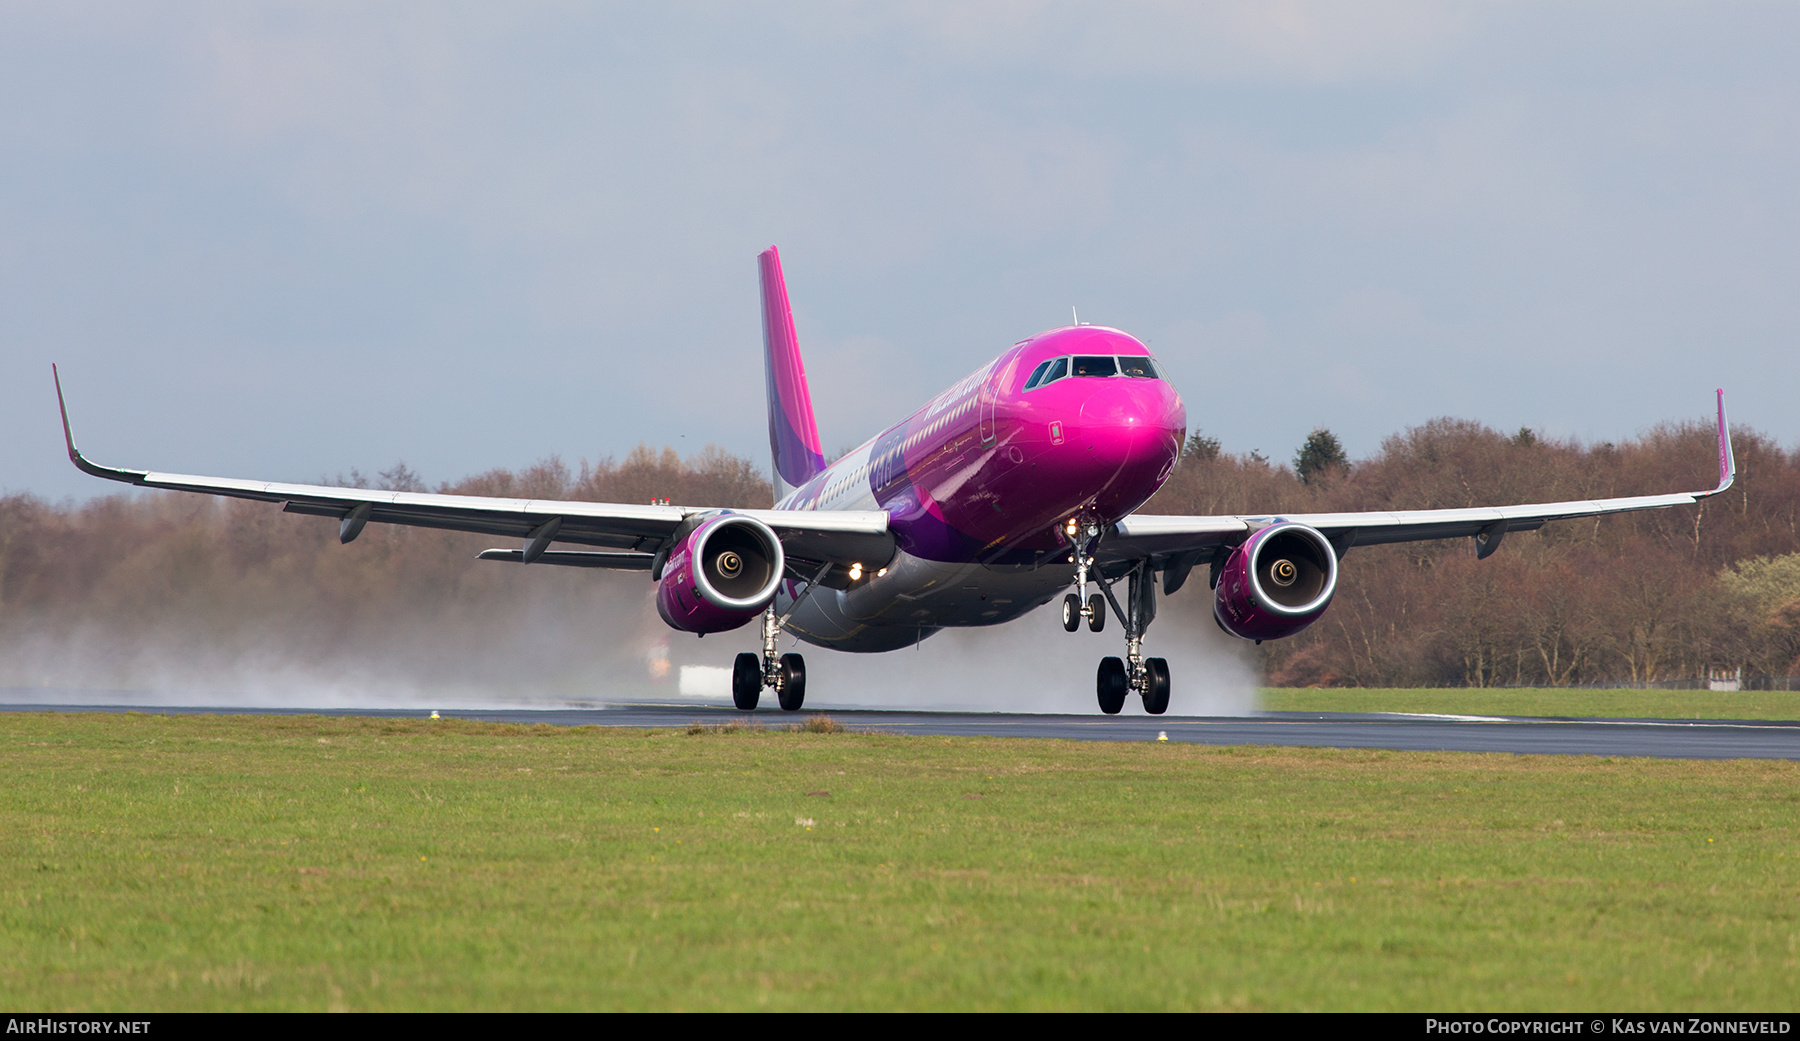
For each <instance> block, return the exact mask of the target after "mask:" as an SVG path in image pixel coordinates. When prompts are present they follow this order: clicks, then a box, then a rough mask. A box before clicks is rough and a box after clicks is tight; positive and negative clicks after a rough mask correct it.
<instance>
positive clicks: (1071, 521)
mask: <svg viewBox="0 0 1800 1041" xmlns="http://www.w3.org/2000/svg"><path fill="white" fill-rule="evenodd" d="M1078 527H1080V525H1079V524H1076V523H1075V518H1073V517H1070V518H1069V524H1068V529H1067V530H1068V532H1069V534H1071V535H1073V534H1075V529H1076V528H1078Z"/></svg>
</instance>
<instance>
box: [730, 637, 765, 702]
mask: <svg viewBox="0 0 1800 1041" xmlns="http://www.w3.org/2000/svg"><path fill="white" fill-rule="evenodd" d="M761 698H762V659H761V658H758V657H757V656H756V655H754V654H751V653H749V652H748V651H746V652H744V653H743V654H740V655H738V656H737V661H735V662H732V664H731V703H732V704H733V705H736V706H737V707H738V708H740V709H742V710H743V711H745V712H749V711H750V710H752V709H754V708H755V707H756V702H757V701H758V700H759V699H761Z"/></svg>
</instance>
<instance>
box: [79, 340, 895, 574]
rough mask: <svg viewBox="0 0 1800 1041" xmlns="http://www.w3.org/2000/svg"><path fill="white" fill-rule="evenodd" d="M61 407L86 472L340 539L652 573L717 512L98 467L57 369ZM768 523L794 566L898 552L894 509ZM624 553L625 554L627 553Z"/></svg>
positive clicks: (777, 514)
mask: <svg viewBox="0 0 1800 1041" xmlns="http://www.w3.org/2000/svg"><path fill="white" fill-rule="evenodd" d="M51 371H52V374H53V376H54V378H55V379H56V398H57V405H58V406H59V407H60V408H61V409H62V421H63V437H64V440H65V441H66V442H67V444H68V447H69V459H70V460H71V461H72V462H73V463H74V464H75V465H76V466H77V467H78V468H80V469H81V470H82V472H84V473H88V474H92V475H93V476H95V477H103V478H105V479H107V480H109V481H121V482H123V483H125V484H133V485H137V486H138V487H140V488H164V489H168V490H171V491H181V492H199V493H202V494H205V495H223V496H229V497H231V498H236V499H258V500H261V501H263V502H276V503H281V508H282V509H283V510H285V511H286V512H288V513H301V514H309V515H312V516H316V517H332V518H335V519H336V520H337V521H338V523H339V527H338V538H339V539H340V540H341V541H344V542H349V541H351V540H352V539H354V538H356V537H357V535H359V534H361V532H362V529H363V526H364V525H366V524H369V523H377V524H407V525H412V526H415V527H422V528H441V529H444V530H447V531H467V532H475V533H478V534H483V535H495V536H502V537H512V538H518V539H520V540H522V542H521V546H520V548H519V549H516V550H488V551H486V552H485V553H482V554H481V555H480V556H481V557H482V559H486V560H512V561H515V562H521V563H525V562H542V563H547V564H563V565H569V566H575V567H597V568H609V569H614V570H626V571H648V570H651V564H652V561H653V560H654V559H655V555H656V554H657V553H658V551H660V550H661V549H664V548H666V544H667V543H668V542H669V540H670V539H671V537H672V536H675V535H676V534H677V531H678V529H680V528H682V526H683V525H684V524H686V523H687V521H688V519H689V518H690V517H693V516H695V515H705V514H712V513H717V512H720V511H719V510H718V509H716V508H705V507H691V506H634V505H628V504H624V503H606V502H575V501H564V500H554V499H501V498H493V497H488V496H479V495H442V494H434V493H429V492H395V491H377V490H374V489H369V488H338V487H332V486H329V485H317V484H283V483H280V482H275V481H247V480H238V479H234V478H228V477H198V476H194V475H191V474H174V473H159V472H156V471H153V470H128V469H119V468H115V467H109V466H101V465H99V464H97V463H94V462H93V461H91V460H89V459H88V458H87V457H86V456H84V455H82V454H81V451H80V450H79V449H77V448H76V447H75V436H74V434H73V433H72V432H71V430H70V427H69V411H68V408H67V406H66V405H64V404H63V397H62V377H61V376H60V374H56V373H55V366H52V367H51ZM731 512H733V513H739V514H744V515H746V516H750V517H754V518H756V519H757V520H760V521H762V522H763V523H765V524H767V525H769V527H770V528H772V529H774V531H775V534H776V536H777V537H779V538H780V539H781V543H782V550H783V552H784V553H785V554H787V555H788V556H790V557H791V558H792V559H794V560H795V562H796V563H800V564H805V563H807V562H812V563H815V564H822V563H824V562H826V561H830V562H832V563H834V564H840V565H844V566H848V565H850V564H853V563H859V562H860V563H862V564H864V565H865V566H868V567H880V566H883V565H885V564H886V563H887V561H888V560H889V559H891V558H892V557H893V554H894V539H893V535H892V534H891V533H890V532H889V531H888V515H887V514H886V513H884V512H882V511H880V510H863V511H854V512H852V511H842V512H837V511H812V510H733V511H731ZM552 542H572V543H577V544H581V545H588V546H596V547H601V548H602V549H604V550H610V551H612V552H572V551H550V550H546V548H545V547H547V546H549V545H550V544H551V543H552ZM621 551H622V552H621Z"/></svg>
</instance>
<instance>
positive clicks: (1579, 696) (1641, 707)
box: [1262, 687, 1800, 719]
mask: <svg viewBox="0 0 1800 1041" xmlns="http://www.w3.org/2000/svg"><path fill="white" fill-rule="evenodd" d="M1262 705H1263V708H1265V709H1269V710H1270V711H1277V712H1448V713H1456V714H1462V715H1478V716H1479V715H1495V716H1606V717H1614V718H1638V719H1800V691H1792V690H1743V691H1712V690H1577V689H1573V688H1568V687H1533V688H1526V689H1522V690H1507V689H1499V688H1493V687H1488V688H1480V687H1449V688H1442V689H1434V688H1430V687H1401V688H1394V689H1379V688H1372V687H1370V688H1364V687H1306V688H1293V687H1286V688H1274V689H1269V690H1265V691H1263V702H1262Z"/></svg>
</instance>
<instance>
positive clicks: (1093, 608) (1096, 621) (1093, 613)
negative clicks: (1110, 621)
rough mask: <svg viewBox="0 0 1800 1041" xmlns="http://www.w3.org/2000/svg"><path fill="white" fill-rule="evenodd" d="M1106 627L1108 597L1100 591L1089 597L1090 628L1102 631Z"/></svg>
mask: <svg viewBox="0 0 1800 1041" xmlns="http://www.w3.org/2000/svg"><path fill="white" fill-rule="evenodd" d="M1105 628H1106V598H1105V597H1103V596H1101V595H1100V594H1099V593H1095V594H1094V595H1093V596H1090V597H1088V630H1089V631H1090V632H1096V633H1097V632H1100V631H1102V630H1104V629H1105Z"/></svg>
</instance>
